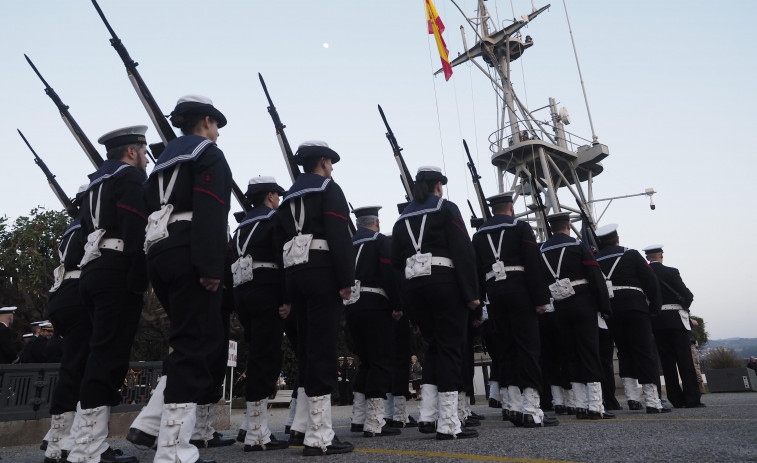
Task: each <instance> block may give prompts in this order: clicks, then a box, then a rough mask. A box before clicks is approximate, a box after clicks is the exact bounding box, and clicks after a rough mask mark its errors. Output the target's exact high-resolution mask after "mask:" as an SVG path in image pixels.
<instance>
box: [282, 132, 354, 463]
mask: <svg viewBox="0 0 757 463" xmlns="http://www.w3.org/2000/svg"><path fill="white" fill-rule="evenodd" d="M296 159H297V163H298V164H300V165H302V166H303V169H304V171H305V172H304V173H302V174H300V175H299V176H298V177H297V179H296V180H295V182H294V185H292V188H291V189H290V190H289V191H288V192H287V194H286V196H285V197H284V199H283V200H282V202H281V206H280V207H279V212H278V213H277V214H276V215H277V216H278V222H279V226H280V227H281V229H282V230H283V238H282V239H283V241H285V244H284V253H283V264H284V269H285V270H284V271H285V275H286V288H285V301H284V302H285V303H290V304H291V310H292V311H293V312H294V315H295V316H296V318H297V331H298V334H297V336H298V340H297V344H298V352H297V361H298V375H299V378H300V381H299V386H300V387H299V389H298V391H297V409H296V411H295V417H294V421H293V422H292V426H291V429H290V432H289V443H290V444H295V445H304V446H305V448H304V449H303V455H304V456H316V455H327V454H335V453H347V452H351V451H352V449H353V446H352V444H350V443H349V442H340V441H339V439H338V438H337V437H336V436H335V435H334V430H333V428H332V425H331V392H332V390H333V388H334V378H336V376H337V375H336V371H335V370H336V369H335V365H334V358H335V357H336V350H337V338H338V335H339V329H340V321H341V315H342V310H343V308H344V305H343V304H342V301H343V300H347V299H349V298H350V293H351V288H352V285H354V284H355V251H354V250H353V246H352V242H351V238H350V230H349V208H348V206H347V200H346V199H345V197H344V193H342V189H341V188H340V187H339V185H337V184H336V182H334V181H333V180H332V179H331V172H332V171H333V169H334V168H333V164H335V163H337V162H339V155H338V154H337V153H336V151H334V150H332V149H331V148H329V146H328V144H327V143H326V142H323V141H308V142H305V143H302V144H301V145H300V146H299V148H298V149H297V153H296Z"/></svg>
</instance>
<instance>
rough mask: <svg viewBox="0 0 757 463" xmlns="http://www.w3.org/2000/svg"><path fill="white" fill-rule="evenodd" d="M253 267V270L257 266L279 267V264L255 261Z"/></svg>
mask: <svg viewBox="0 0 757 463" xmlns="http://www.w3.org/2000/svg"><path fill="white" fill-rule="evenodd" d="M252 268H253V270H254V269H256V268H279V264H274V263H273V262H253V263H252Z"/></svg>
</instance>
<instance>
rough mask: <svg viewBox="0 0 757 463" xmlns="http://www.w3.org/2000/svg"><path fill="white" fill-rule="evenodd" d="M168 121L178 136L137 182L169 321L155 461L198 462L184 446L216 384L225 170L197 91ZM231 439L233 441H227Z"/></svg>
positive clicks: (220, 121)
mask: <svg viewBox="0 0 757 463" xmlns="http://www.w3.org/2000/svg"><path fill="white" fill-rule="evenodd" d="M171 124H172V125H173V126H174V127H178V128H180V129H181V132H182V134H183V136H181V137H179V138H176V139H174V140H172V141H171V142H169V143H168V145H166V147H165V150H164V151H163V153H162V154H161V155H160V158H158V161H157V163H156V165H155V168H154V169H153V171H152V172H151V173H150V178H149V179H148V182H147V184H146V185H145V197H146V201H147V208H148V211H149V212H150V217H149V224H148V231H147V235H146V239H145V249H146V252H147V263H148V271H149V274H150V281H151V283H152V285H153V288H154V289H155V294H156V296H157V297H158V299H159V300H160V302H161V304H162V305H163V307H164V308H165V309H166V313H167V314H168V318H169V321H170V332H169V346H170V347H171V349H172V351H171V353H169V354H168V357H166V359H165V361H164V369H165V371H166V373H167V376H166V384H165V391H164V392H163V397H164V405H163V411H162V419H161V423H160V430H159V435H158V448H157V452H156V454H155V461H156V462H174V461H176V460H181V461H188V462H199V461H202V460H200V459H199V453H198V451H197V448H196V447H195V446H194V445H192V444H190V440H191V439H192V437H193V436H192V433H193V431H194V429H195V427H196V425H197V424H199V426H197V427H199V428H200V429H202V428H204V427H206V426H207V424H206V423H209V421H210V419H211V416H210V407H211V405H212V404H209V403H207V402H206V401H205V400H203V399H205V398H206V397H207V395H208V393H209V391H213V390H215V389H217V388H218V384H217V382H216V378H215V375H214V371H215V369H216V365H215V364H214V362H217V361H218V355H217V353H218V351H219V350H220V349H222V348H223V344H224V339H225V336H224V331H223V330H224V326H223V322H222V314H221V310H222V307H221V306H222V281H223V278H224V274H225V268H226V249H227V244H228V235H227V233H228V231H227V230H228V214H229V207H230V205H229V202H230V199H231V185H232V182H233V180H232V178H231V170H230V169H229V166H228V164H227V162H226V158H225V157H224V154H223V152H222V151H221V150H220V149H219V148H218V146H217V145H216V141H217V140H218V129H220V128H222V127H224V126H225V125H226V117H225V116H224V115H223V114H222V113H221V112H220V111H219V110H218V109H216V108H215V106H213V102H212V101H211V100H210V99H208V98H207V97H204V96H200V95H186V96H183V97H181V98H179V101H178V102H177V104H176V107H175V108H174V110H173V112H172V113H171ZM229 440H230V442H229V443H233V442H234V440H233V439H229Z"/></svg>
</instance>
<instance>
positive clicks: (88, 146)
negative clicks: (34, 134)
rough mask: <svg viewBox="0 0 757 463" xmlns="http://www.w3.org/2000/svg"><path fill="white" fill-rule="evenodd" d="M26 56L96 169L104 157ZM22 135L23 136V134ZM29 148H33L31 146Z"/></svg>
mask: <svg viewBox="0 0 757 463" xmlns="http://www.w3.org/2000/svg"><path fill="white" fill-rule="evenodd" d="M24 58H26V62H27V63H29V66H31V67H32V69H33V70H34V73H35V74H37V77H39V80H41V81H42V83H43V84H44V85H45V93H47V96H49V97H50V99H51V100H53V103H55V106H57V107H58V111H60V117H62V118H63V122H65V124H66V126H67V127H68V130H70V131H71V134H72V135H73V136H74V138H75V139H76V141H77V142H79V146H81V147H82V149H83V150H84V153H85V154H86V155H87V157H88V158H89V160H90V162H92V165H93V166H95V169H97V168H98V167H100V165H101V164H102V163H103V162H104V159H103V157H102V156H101V155H100V153H99V152H97V149H96V148H95V146H94V145H93V144H92V142H90V141H89V139H88V138H87V136H86V135H84V131H83V130H82V129H81V127H79V124H77V123H76V121H75V120H74V118H73V116H71V113H70V112H68V106H67V105H65V104H64V103H63V101H62V100H61V99H60V97H59V96H58V94H57V93H55V90H53V88H52V87H50V85H48V83H47V82H46V81H45V79H44V78H43V77H42V74H40V73H39V71H38V70H37V67H36V66H35V65H34V63H32V60H31V59H29V57H28V56H26V54H24ZM19 133H21V132H19ZM21 136H22V137H23V135H21ZM24 141H26V139H24ZM27 145H28V143H27ZM29 148H30V149H31V146H30V147H29ZM38 164H39V163H38ZM46 175H47V174H46ZM49 178H50V177H49V176H48V179H49ZM56 194H57V193H56Z"/></svg>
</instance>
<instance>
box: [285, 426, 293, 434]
mask: <svg viewBox="0 0 757 463" xmlns="http://www.w3.org/2000/svg"><path fill="white" fill-rule="evenodd" d="M290 429H292V427H291V426H289V425H286V426H284V434H289V430H290Z"/></svg>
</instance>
